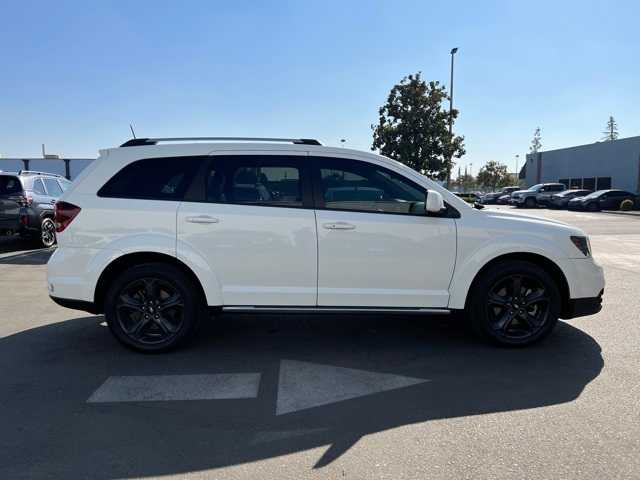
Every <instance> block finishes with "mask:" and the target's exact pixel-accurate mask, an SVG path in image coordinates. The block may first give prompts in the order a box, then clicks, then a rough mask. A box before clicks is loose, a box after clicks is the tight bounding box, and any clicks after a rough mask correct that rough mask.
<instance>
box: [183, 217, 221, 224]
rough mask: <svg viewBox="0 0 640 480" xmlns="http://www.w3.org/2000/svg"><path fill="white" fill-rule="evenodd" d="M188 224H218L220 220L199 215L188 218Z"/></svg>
mask: <svg viewBox="0 0 640 480" xmlns="http://www.w3.org/2000/svg"><path fill="white" fill-rule="evenodd" d="M186 220H187V222H189V223H218V222H220V220H218V219H217V218H215V217H210V216H209V215H198V216H197V217H187V218H186Z"/></svg>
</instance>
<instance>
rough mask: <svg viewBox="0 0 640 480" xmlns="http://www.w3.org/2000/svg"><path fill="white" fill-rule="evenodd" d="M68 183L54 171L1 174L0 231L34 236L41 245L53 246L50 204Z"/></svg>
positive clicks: (53, 226)
mask: <svg viewBox="0 0 640 480" xmlns="http://www.w3.org/2000/svg"><path fill="white" fill-rule="evenodd" d="M70 184H71V182H69V180H67V179H66V178H64V177H62V176H60V175H56V174H54V173H45V172H34V171H28V170H21V171H20V172H18V173H9V172H2V173H0V233H2V234H4V235H15V234H19V235H21V236H24V237H27V236H37V237H38V239H39V240H40V242H41V243H42V245H43V246H44V247H51V246H53V245H54V244H55V243H56V232H55V225H54V221H53V217H54V211H53V205H54V203H55V202H56V200H57V199H58V198H59V197H60V196H61V195H62V193H63V192H64V191H65V190H66V189H67V188H68V187H69V185H70Z"/></svg>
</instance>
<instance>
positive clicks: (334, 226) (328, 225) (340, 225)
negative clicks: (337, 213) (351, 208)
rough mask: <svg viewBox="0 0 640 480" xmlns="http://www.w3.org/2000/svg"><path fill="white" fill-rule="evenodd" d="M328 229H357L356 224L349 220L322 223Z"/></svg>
mask: <svg viewBox="0 0 640 480" xmlns="http://www.w3.org/2000/svg"><path fill="white" fill-rule="evenodd" d="M322 226H323V227H324V228H326V229H327V230H355V229H356V226H355V225H352V224H350V223H347V222H331V223H324V224H323V225H322Z"/></svg>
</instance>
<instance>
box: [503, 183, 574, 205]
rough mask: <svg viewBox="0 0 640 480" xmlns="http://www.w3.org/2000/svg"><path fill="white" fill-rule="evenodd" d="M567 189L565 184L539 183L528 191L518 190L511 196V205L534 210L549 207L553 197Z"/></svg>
mask: <svg viewBox="0 0 640 480" xmlns="http://www.w3.org/2000/svg"><path fill="white" fill-rule="evenodd" d="M566 189H567V187H566V185H565V184H563V183H539V184H538V185H534V186H533V187H531V188H528V189H527V190H518V191H516V192H513V193H512V194H511V202H510V203H511V204H512V205H515V206H516V207H527V208H534V207H537V206H538V205H548V203H549V200H550V199H551V196H552V195H554V194H556V193H559V192H563V191H564V190H566Z"/></svg>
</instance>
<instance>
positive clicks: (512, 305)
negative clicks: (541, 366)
mask: <svg viewBox="0 0 640 480" xmlns="http://www.w3.org/2000/svg"><path fill="white" fill-rule="evenodd" d="M471 292H472V294H471V295H472V297H471V298H470V302H469V306H468V314H469V315H470V316H471V325H472V326H473V329H474V331H475V332H476V333H477V334H479V335H480V336H482V337H484V338H486V339H488V340H490V341H492V342H494V343H497V344H500V345H507V346H524V345H529V344H532V343H534V342H537V341H539V340H541V339H543V338H544V337H546V336H547V335H549V333H551V331H552V330H553V328H554V327H555V325H556V323H557V322H558V316H559V315H560V303H561V297H560V291H559V289H558V286H557V285H556V282H555V281H554V279H553V278H552V277H551V276H550V275H549V274H548V273H547V272H546V271H545V270H543V269H542V268H540V267H539V266H537V265H535V264H533V263H530V262H525V261H519V260H518V261H505V262H500V263H497V264H495V265H493V266H492V267H490V268H489V269H488V270H487V271H486V272H484V273H483V274H482V276H481V277H480V278H478V279H477V280H476V281H475V282H474V285H473V287H472V290H471Z"/></svg>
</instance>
